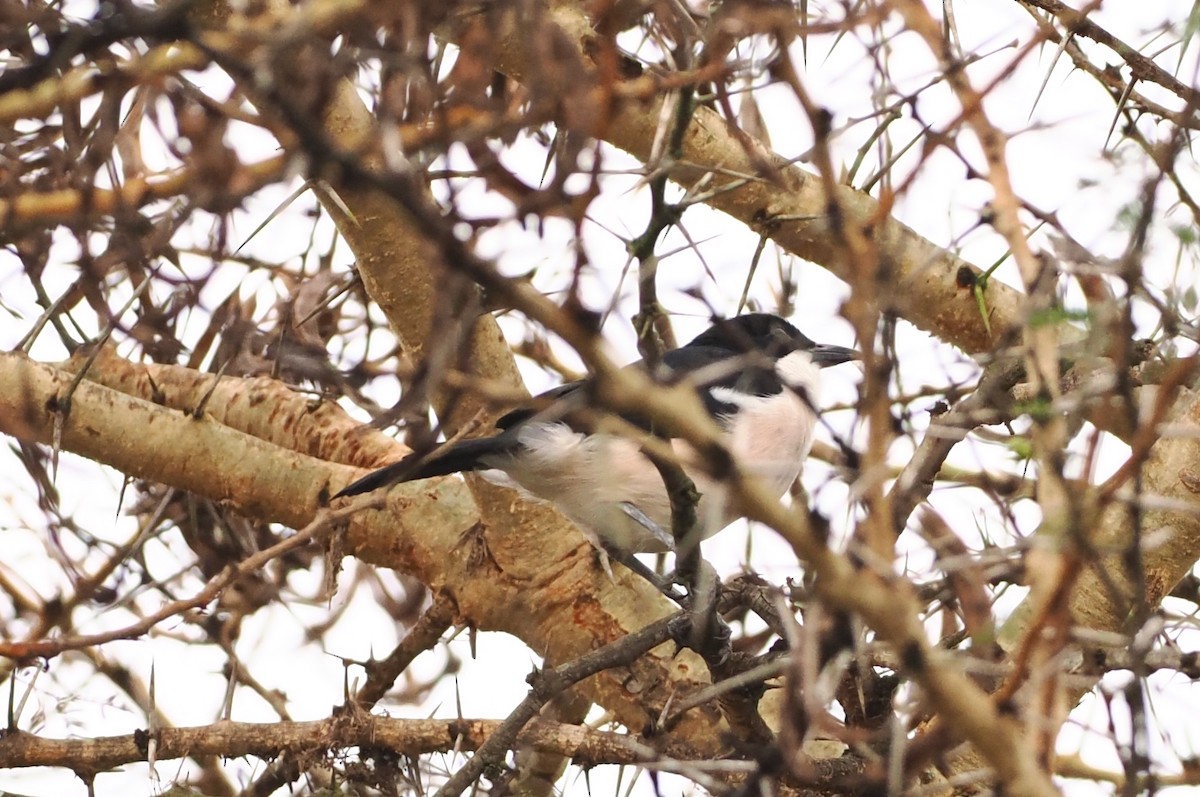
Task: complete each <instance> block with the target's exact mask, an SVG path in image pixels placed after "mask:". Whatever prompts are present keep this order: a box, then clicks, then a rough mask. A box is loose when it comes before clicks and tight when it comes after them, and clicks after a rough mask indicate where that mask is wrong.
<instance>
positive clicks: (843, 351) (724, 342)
mask: <svg viewBox="0 0 1200 797" xmlns="http://www.w3.org/2000/svg"><path fill="white" fill-rule="evenodd" d="M688 345H689V346H711V347H714V348H721V349H728V350H729V351H731V352H752V351H757V352H762V353H763V354H765V355H767V356H768V357H772V358H775V359H778V358H780V357H785V356H787V355H788V354H791V353H792V352H794V351H806V352H809V353H810V354H811V355H812V358H813V362H814V363H815V364H816V365H818V366H820V367H821V368H824V367H826V366H829V365H837V364H839V363H844V362H848V361H850V360H853V359H856V358H857V357H858V352H856V351H855V350H854V349H847V348H845V347H843V346H829V345H825V344H822V343H814V342H813V341H812V340H811V339H810V338H809V337H808V336H807V335H805V334H804V333H803V332H801V331H800V330H798V329H796V327H794V326H792V324H790V323H788V322H787V321H786V320H784V319H782V318H780V317H779V316H777V315H774V314H772V313H746V314H744V315H739V316H734V317H733V318H724V319H718V320H717V321H715V322H713V325H712V326H711V327H709V328H708V329H707V330H705V331H704V332H701V333H700V335H698V336H697V337H696V338H695V339H694V340H692V342H691V343H689V344H688Z"/></svg>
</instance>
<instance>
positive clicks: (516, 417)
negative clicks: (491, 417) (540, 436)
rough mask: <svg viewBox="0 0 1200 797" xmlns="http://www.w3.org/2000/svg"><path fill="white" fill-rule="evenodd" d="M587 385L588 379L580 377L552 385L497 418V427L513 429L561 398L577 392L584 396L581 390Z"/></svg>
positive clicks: (567, 397) (566, 397)
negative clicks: (525, 403) (556, 385)
mask: <svg viewBox="0 0 1200 797" xmlns="http://www.w3.org/2000/svg"><path fill="white" fill-rule="evenodd" d="M586 385H587V380H586V379H580V380H577V381H575V382H567V383H565V384H562V385H559V386H558V387H552V388H550V389H549V390H547V391H546V392H544V393H539V394H537V395H536V396H534V397H533V398H532V399H531V400H530V402H529V404H528V405H527V406H524V407H517V408H516V409H512V410H509V411H508V412H506V413H505V414H504V415H501V416H500V417H499V418H497V419H496V428H497V429H504V430H507V429H512V428H513V427H514V426H516V425H517V424H519V423H523V422H524V421H527V420H529V419H530V418H532V417H533V416H535V415H537V414H538V413H539V412H544V411H546V410H547V409H548V407H547V405H548V404H550V403H551V402H554V401H558V400H559V399H569V398H570V397H571V396H574V395H575V394H577V393H578V394H580V397H581V398H582V394H581V391H582V390H583V388H584V387H585V386H586Z"/></svg>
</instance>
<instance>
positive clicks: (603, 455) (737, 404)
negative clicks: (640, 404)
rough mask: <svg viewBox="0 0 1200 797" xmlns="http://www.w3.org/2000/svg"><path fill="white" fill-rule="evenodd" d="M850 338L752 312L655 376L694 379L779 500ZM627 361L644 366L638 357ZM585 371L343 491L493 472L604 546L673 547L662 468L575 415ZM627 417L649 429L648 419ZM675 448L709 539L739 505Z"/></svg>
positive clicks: (631, 443) (582, 400)
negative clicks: (484, 433)
mask: <svg viewBox="0 0 1200 797" xmlns="http://www.w3.org/2000/svg"><path fill="white" fill-rule="evenodd" d="M857 356H858V353H857V352H856V351H855V350H853V349H848V348H844V347H842V346H829V345H823V344H818V343H814V342H813V341H812V340H810V339H809V338H807V337H806V336H805V335H804V334H803V333H801V332H800V330H798V329H796V327H794V326H792V325H791V324H790V323H788V322H787V321H785V320H784V319H782V318H780V317H779V316H776V315H771V314H769V313H748V314H745V315H740V316H737V317H735V318H731V319H727V320H719V321H717V322H715V323H714V324H713V325H712V326H711V327H709V328H708V329H707V330H706V331H705V332H703V333H701V334H700V335H699V336H698V337H696V338H695V339H694V340H692V341H691V342H690V343H688V344H687V345H685V346H681V347H680V348H678V349H673V350H671V351H668V352H666V353H665V354H664V355H663V357H662V360H661V363H660V364H659V366H658V367H657V368H656V369H655V371H654V373H653V376H654V377H655V378H656V379H657V380H659V381H661V382H663V383H670V384H677V383H679V382H680V381H683V380H691V383H692V384H693V385H694V386H695V388H696V390H697V391H698V393H699V396H700V398H701V399H702V401H703V404H704V406H705V408H706V409H707V410H708V412H709V413H711V415H712V416H713V418H714V419H715V420H716V422H717V423H718V424H719V425H720V427H721V429H722V430H724V432H725V434H726V435H727V444H728V447H729V449H730V452H731V453H732V454H733V455H734V456H735V457H736V458H737V461H738V462H739V463H740V465H741V466H742V467H743V468H744V469H745V470H746V471H747V472H748V473H751V474H754V475H756V476H758V477H759V478H760V479H762V481H763V483H764V484H766V485H767V486H768V488H769V489H770V491H771V493H772V494H773V495H775V496H776V497H782V496H783V494H784V493H785V492H787V490H788V488H789V487H791V485H792V483H793V482H794V481H795V480H796V478H797V477H798V476H799V475H800V470H801V468H802V467H803V465H804V460H805V458H806V457H807V456H808V453H809V449H811V448H812V442H813V432H814V428H815V426H816V420H817V415H816V409H815V404H814V403H813V402H815V401H816V400H817V398H818V394H819V389H820V381H821V369H822V368H825V367H827V366H830V365H837V364H839V363H844V362H847V361H849V360H852V359H855V358H856V357H857ZM628 367H630V368H645V365H644V364H643V363H641V362H638V363H634V364H632V365H630V366H628ZM587 397H588V390H587V380H583V381H579V382H572V383H569V384H565V385H561V386H559V387H557V388H554V389H552V390H550V391H548V392H546V393H543V394H542V395H541V396H538V397H537V399H535V400H533V402H531V404H532V405H536V406H537V407H540V409H535V408H533V407H532V406H531V407H522V408H519V409H516V410H513V411H512V412H509V413H508V414H507V415H504V416H503V417H501V418H500V419H499V420H498V421H497V422H496V428H497V432H496V434H494V435H492V436H490V437H482V438H478V439H472V440H463V441H461V442H457V443H454V444H452V445H448V446H445V447H443V448H442V449H440V450H437V451H434V452H433V453H432V454H431V455H426V454H419V453H414V454H410V455H409V456H407V457H405V458H404V459H401V460H400V461H398V462H394V463H392V464H391V465H387V466H386V467H383V468H381V469H379V470H377V471H374V472H373V473H371V474H369V475H367V476H365V477H363V478H361V479H359V480H358V481H356V482H354V483H352V484H351V485H349V486H348V487H346V488H345V489H343V490H342V491H341V492H340V493H338V494H337V495H336V496H334V497H335V498H340V497H342V496H351V495H358V494H360V493H365V492H369V491H371V490H375V489H378V488H380V487H385V486H387V485H390V484H395V483H397V482H403V481H413V480H417V479H428V478H432V477H434V476H444V475H447V474H450V473H456V472H459V471H483V473H482V474H481V475H483V476H484V477H485V478H487V479H488V480H489V481H493V482H496V483H499V484H503V485H505V486H510V487H515V488H517V489H519V490H520V491H522V492H523V493H526V494H527V495H529V496H531V497H533V498H536V499H540V500H543V501H548V502H550V503H552V504H553V505H554V506H555V507H557V508H558V510H559V511H561V512H562V513H563V514H564V515H566V516H567V517H568V518H570V519H571V520H572V521H574V522H575V524H576V525H578V526H579V528H580V530H581V531H582V532H583V533H584V535H585V536H586V537H587V538H588V539H589V540H590V541H591V542H592V544H593V545H596V546H597V547H598V548H601V549H602V550H606V551H608V552H610V553H617V554H629V553H641V552H647V553H649V552H655V553H657V552H664V551H668V550H671V549H672V547H673V545H674V539H673V538H672V536H671V533H670V528H671V502H670V499H669V496H668V494H667V490H666V488H665V487H664V485H663V480H662V476H661V475H660V473H659V471H658V469H657V468H656V467H655V466H654V465H653V463H651V462H650V460H649V459H647V457H646V456H645V455H644V454H643V453H642V451H641V448H640V446H639V444H638V443H637V442H636V441H635V440H633V439H630V438H628V437H622V436H618V435H615V434H610V433H605V432H599V431H590V430H588V429H586V428H584V427H583V426H581V425H580V424H579V423H576V422H573V418H572V416H573V415H575V416H578V415H579V412H580V411H581V410H584V409H586V402H587ZM625 420H627V421H630V422H631V423H633V424H636V425H638V426H641V427H643V428H647V427H648V424H647V423H646V420H645V419H642V418H637V417H626V418H625ZM673 447H674V450H675V453H676V456H677V457H678V460H679V462H680V464H681V465H682V466H683V468H684V471H685V472H686V473H687V474H688V476H689V477H691V479H692V480H693V482H694V483H695V485H696V488H697V491H698V492H699V493H700V502H699V504H698V506H697V508H696V510H697V511H696V517H697V520H698V523H699V526H700V529H699V531H700V534H699V536H700V537H701V538H706V537H708V536H711V535H712V534H715V533H716V532H717V531H720V530H721V529H722V528H724V527H725V526H727V525H729V524H730V523H731V522H733V521H734V520H736V519H737V517H738V513H737V512H736V510H735V508H734V506H733V505H732V504H731V502H730V501H729V500H727V497H726V494H725V491H724V490H723V489H721V486H720V484H718V483H716V482H714V480H713V479H711V478H710V477H709V476H708V475H707V474H706V472H705V470H704V469H703V468H701V467H699V466H698V464H697V461H696V454H695V452H694V451H693V450H692V449H691V447H690V446H688V445H687V444H686V443H684V442H683V441H679V440H676V441H673Z"/></svg>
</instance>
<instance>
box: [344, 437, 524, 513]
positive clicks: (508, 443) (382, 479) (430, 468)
mask: <svg viewBox="0 0 1200 797" xmlns="http://www.w3.org/2000/svg"><path fill="white" fill-rule="evenodd" d="M515 444H516V441H515V440H514V439H511V438H510V437H508V436H506V435H498V436H496V437H480V438H477V439H474V440H462V441H459V442H457V443H455V444H454V445H451V446H447V447H446V448H445V449H443V450H442V451H441V452H439V453H437V454H434V455H433V456H430V455H428V454H415V453H414V454H409V455H408V456H407V457H405V458H404V459H401V460H399V461H397V462H393V463H392V464H391V465H385V466H383V467H382V468H380V469H379V470H376V471H372V472H370V473H368V474H367V475H366V476H363V477H362V478H361V479H359V480H358V481H355V482H351V483H350V484H349V485H347V486H346V487H344V488H342V491H341V492H339V493H338V494H337V495H335V496H334V498H344V497H346V496H350V495H361V494H362V493H369V492H371V491H372V490H378V489H379V488H380V487H387V486H388V485H392V484H398V483H400V482H411V481H417V480H419V479H432V478H433V477H434V476H445V475H447V474H450V473H459V472H465V471H473V470H487V469H488V468H490V467H494V466H493V465H491V464H489V463H488V462H487V461H486V460H488V459H490V458H491V457H493V456H495V455H497V454H504V453H507V452H509V451H511V450H512V449H513V446H514V445H515Z"/></svg>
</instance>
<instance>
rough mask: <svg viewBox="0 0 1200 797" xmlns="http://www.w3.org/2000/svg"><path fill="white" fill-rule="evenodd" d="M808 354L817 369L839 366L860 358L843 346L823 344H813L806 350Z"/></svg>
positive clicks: (854, 351) (852, 350)
mask: <svg viewBox="0 0 1200 797" xmlns="http://www.w3.org/2000/svg"><path fill="white" fill-rule="evenodd" d="M808 353H809V354H810V355H812V361H813V363H814V364H815V365H816V366H817V367H819V368H828V367H829V366H831V365H841V364H842V363H848V362H850V361H851V360H857V359H858V358H859V357H860V355H859V353H858V352H857V351H856V350H854V349H847V348H846V347H845V346H830V345H828V344H825V343H817V344H814V345H813V347H812V348H811V349H809V350H808Z"/></svg>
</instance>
